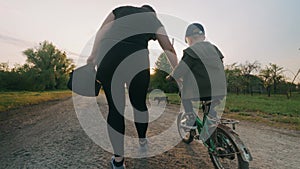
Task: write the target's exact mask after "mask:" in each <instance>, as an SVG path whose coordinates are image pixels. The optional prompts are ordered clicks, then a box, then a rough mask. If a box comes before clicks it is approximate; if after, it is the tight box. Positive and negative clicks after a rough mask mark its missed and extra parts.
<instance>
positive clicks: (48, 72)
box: [0, 41, 75, 91]
mask: <svg viewBox="0 0 300 169" xmlns="http://www.w3.org/2000/svg"><path fill="white" fill-rule="evenodd" d="M23 54H24V55H25V56H26V57H27V59H26V63H25V64H24V65H15V66H14V67H13V68H12V69H10V68H9V64H8V63H0V90H1V91H12V90H13V91H15V90H29V91H42V90H58V89H66V83H67V80H68V78H69V77H68V76H69V75H68V74H69V73H70V72H71V71H72V69H73V68H74V67H75V65H74V64H73V61H72V60H71V59H68V58H67V55H66V53H65V52H63V51H61V50H59V49H57V47H55V46H54V45H53V44H52V43H50V42H48V41H44V42H42V43H40V44H39V46H38V47H36V48H29V49H27V50H25V51H23Z"/></svg>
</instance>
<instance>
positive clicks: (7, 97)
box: [0, 90, 72, 112]
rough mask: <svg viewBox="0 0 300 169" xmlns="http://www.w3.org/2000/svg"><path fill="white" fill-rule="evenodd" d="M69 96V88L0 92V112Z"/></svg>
mask: <svg viewBox="0 0 300 169" xmlns="http://www.w3.org/2000/svg"><path fill="white" fill-rule="evenodd" d="M71 96H72V92H71V91H69V90H63V91H47V92H28V91H24V92H0V112H3V111H8V110H11V109H16V108H20V107H23V106H28V105H34V104H39V103H42V102H46V101H51V100H59V99H63V98H67V97H71Z"/></svg>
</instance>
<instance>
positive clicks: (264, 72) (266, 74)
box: [259, 66, 272, 97]
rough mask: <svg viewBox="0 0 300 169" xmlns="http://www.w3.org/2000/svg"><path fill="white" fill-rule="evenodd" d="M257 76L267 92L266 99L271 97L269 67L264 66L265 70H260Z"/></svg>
mask: <svg viewBox="0 0 300 169" xmlns="http://www.w3.org/2000/svg"><path fill="white" fill-rule="evenodd" d="M259 76H260V77H261V78H262V80H263V85H264V87H265V89H266V90H267V93H268V97H270V96H271V86H272V76H271V69H270V67H268V66H266V68H265V69H262V70H261V71H260V73H259Z"/></svg>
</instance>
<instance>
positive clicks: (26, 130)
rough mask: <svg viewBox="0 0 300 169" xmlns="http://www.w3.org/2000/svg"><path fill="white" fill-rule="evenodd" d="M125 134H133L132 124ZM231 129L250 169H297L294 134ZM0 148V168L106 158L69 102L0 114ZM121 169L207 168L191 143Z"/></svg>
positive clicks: (200, 149)
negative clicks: (247, 149) (249, 156)
mask: <svg viewBox="0 0 300 169" xmlns="http://www.w3.org/2000/svg"><path fill="white" fill-rule="evenodd" d="M99 99H100V100H101V99H103V97H102V96H100V98H99ZM102 103H103V102H101V103H100V104H102ZM104 104H105V103H104ZM102 107H103V106H102ZM174 109H176V106H175V105H169V106H167V113H166V114H168V113H174V112H173V111H171V110H174ZM166 117H167V116H166ZM163 118H164V116H161V118H160V119H159V120H156V121H154V122H152V123H150V124H149V133H148V134H149V135H155V134H156V132H160V130H161V128H162V127H163V125H165V124H166V123H164V119H163ZM156 123H159V124H160V125H157V124H156ZM127 130H129V131H131V130H132V131H134V129H133V125H132V124H129V127H128V128H127V129H126V132H128V131H127ZM237 131H238V133H239V134H240V136H241V138H242V140H243V141H244V142H245V143H246V145H248V146H249V147H250V150H251V152H252V155H253V157H254V161H253V162H252V163H250V167H251V168H263V169H265V168H278V169H282V168H289V169H290V168H295V169H296V168H299V166H300V153H299V150H300V145H299V138H300V134H299V133H297V132H294V131H287V130H278V129H272V128H269V127H267V126H264V125H259V124H254V123H249V122H241V124H240V125H239V126H238V129H237ZM0 145H1V146H0V168H101V169H102V168H104V169H106V168H109V163H108V162H109V160H110V158H111V156H112V154H111V153H109V152H107V151H105V150H103V149H102V148H101V147H99V146H98V145H96V144H95V143H94V142H93V141H92V140H91V139H90V138H89V137H88V136H87V134H86V133H85V132H84V131H83V129H82V128H81V126H80V124H79V121H78V119H77V116H76V113H75V111H74V107H73V102H72V99H71V98H69V99H66V100H60V101H52V102H47V103H43V104H40V105H35V106H31V107H26V108H22V109H18V110H13V111H9V112H1V113H0ZM126 165H127V168H129V169H131V168H136V169H140V168H144V169H147V168H149V169H152V168H153V169H154V168H188V169H193V168H195V169H198V168H213V165H212V163H211V161H210V159H209V156H208V154H207V150H206V148H205V147H204V146H203V145H201V144H200V143H197V142H193V143H191V144H190V145H185V144H184V143H182V142H181V143H179V144H178V145H177V146H176V147H174V148H172V149H171V150H169V151H167V152H165V153H163V154H160V155H157V156H154V157H149V158H144V159H132V158H127V159H126Z"/></svg>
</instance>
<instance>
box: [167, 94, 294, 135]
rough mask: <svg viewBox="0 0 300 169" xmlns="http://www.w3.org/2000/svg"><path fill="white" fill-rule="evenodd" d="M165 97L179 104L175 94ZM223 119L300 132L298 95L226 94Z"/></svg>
mask: <svg viewBox="0 0 300 169" xmlns="http://www.w3.org/2000/svg"><path fill="white" fill-rule="evenodd" d="M167 96H168V99H169V100H170V103H173V104H180V101H179V99H180V98H179V97H178V96H177V94H167ZM224 117H228V118H235V119H240V120H248V121H254V122H262V123H267V124H269V125H272V126H276V127H283V128H289V129H295V130H300V93H293V95H292V97H291V98H290V99H287V97H286V96H285V95H271V97H267V96H266V95H263V94H262V95H259V94H255V95H253V96H251V95H243V94H241V95H236V94H228V96H227V98H226V106H225V113H224Z"/></svg>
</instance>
